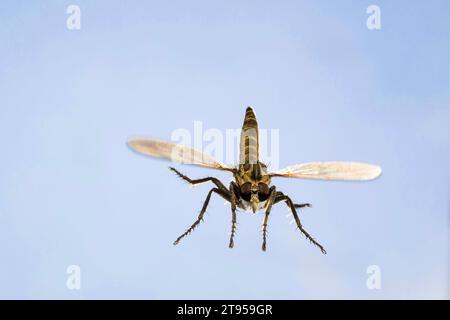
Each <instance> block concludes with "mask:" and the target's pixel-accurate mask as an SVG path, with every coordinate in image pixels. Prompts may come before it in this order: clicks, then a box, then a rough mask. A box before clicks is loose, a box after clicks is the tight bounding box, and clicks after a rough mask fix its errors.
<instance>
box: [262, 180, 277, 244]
mask: <svg viewBox="0 0 450 320" xmlns="http://www.w3.org/2000/svg"><path fill="white" fill-rule="evenodd" d="M276 194H277V190H276V188H275V186H272V187H271V188H270V193H269V200H267V205H266V213H265V214H264V220H263V225H262V232H263V243H262V250H263V251H266V236H267V221H268V220H269V214H270V210H271V209H272V206H273V204H274V203H275V198H276Z"/></svg>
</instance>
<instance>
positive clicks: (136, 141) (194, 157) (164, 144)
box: [128, 138, 234, 171]
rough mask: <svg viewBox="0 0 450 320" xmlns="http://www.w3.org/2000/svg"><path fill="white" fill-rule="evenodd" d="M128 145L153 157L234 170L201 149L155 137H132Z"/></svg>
mask: <svg viewBox="0 0 450 320" xmlns="http://www.w3.org/2000/svg"><path fill="white" fill-rule="evenodd" d="M128 146H129V147H130V148H131V149H133V150H134V151H136V152H138V153H140V154H144V155H147V156H151V157H156V158H163V159H167V160H171V161H174V162H178V163H183V164H191V165H196V166H202V167H208V168H213V169H219V170H227V171H233V170H234V169H233V168H230V167H227V166H225V165H223V164H221V163H220V162H219V161H217V160H215V159H214V158H212V157H211V156H208V155H207V154H204V153H203V152H201V151H198V150H195V149H193V148H189V147H186V146H183V145H180V144H176V143H174V142H169V141H164V140H159V139H154V138H131V139H129V140H128Z"/></svg>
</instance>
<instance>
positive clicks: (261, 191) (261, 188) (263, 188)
mask: <svg viewBox="0 0 450 320" xmlns="http://www.w3.org/2000/svg"><path fill="white" fill-rule="evenodd" d="M268 198H269V186H268V185H267V184H265V183H260V184H258V199H259V201H266V200H267V199H268Z"/></svg>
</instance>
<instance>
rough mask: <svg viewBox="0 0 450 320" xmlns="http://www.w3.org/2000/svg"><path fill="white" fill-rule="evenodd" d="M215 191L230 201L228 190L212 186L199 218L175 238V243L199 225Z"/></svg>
mask: <svg viewBox="0 0 450 320" xmlns="http://www.w3.org/2000/svg"><path fill="white" fill-rule="evenodd" d="M213 192H215V193H217V194H218V195H220V196H222V198H224V199H225V200H227V201H229V199H230V198H229V194H228V193H226V192H224V191H222V190H220V189H218V188H212V189H211V190H210V191H209V192H208V195H207V196H206V199H205V202H204V203H203V207H202V210H200V213H199V215H198V217H197V220H195V222H194V223H193V224H192V225H191V226H190V227H189V229H187V230H186V231H185V232H184V233H183V234H182V235H181V236H179V237H178V238H177V240H175V242H174V243H173V244H174V245H176V244H178V243H179V242H180V240H181V239H182V238H183V237H185V236H187V235H188V234H189V233H191V232H192V231H193V230H194V229H195V227H197V225H198V224H199V223H200V222H201V221H202V220H203V215H204V214H205V212H206V208H207V207H208V204H209V200H210V199H211V195H212V193H213ZM227 192H228V190H227Z"/></svg>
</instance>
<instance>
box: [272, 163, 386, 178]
mask: <svg viewBox="0 0 450 320" xmlns="http://www.w3.org/2000/svg"><path fill="white" fill-rule="evenodd" d="M380 174H381V168H380V167H379V166H376V165H373V164H367V163H360V162H339V161H334V162H309V163H303V164H297V165H294V166H290V167H287V168H285V169H282V170H279V171H275V172H272V173H271V174H270V175H271V176H272V177H291V178H301V179H319V180H372V179H375V178H377V177H378V176H380Z"/></svg>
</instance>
